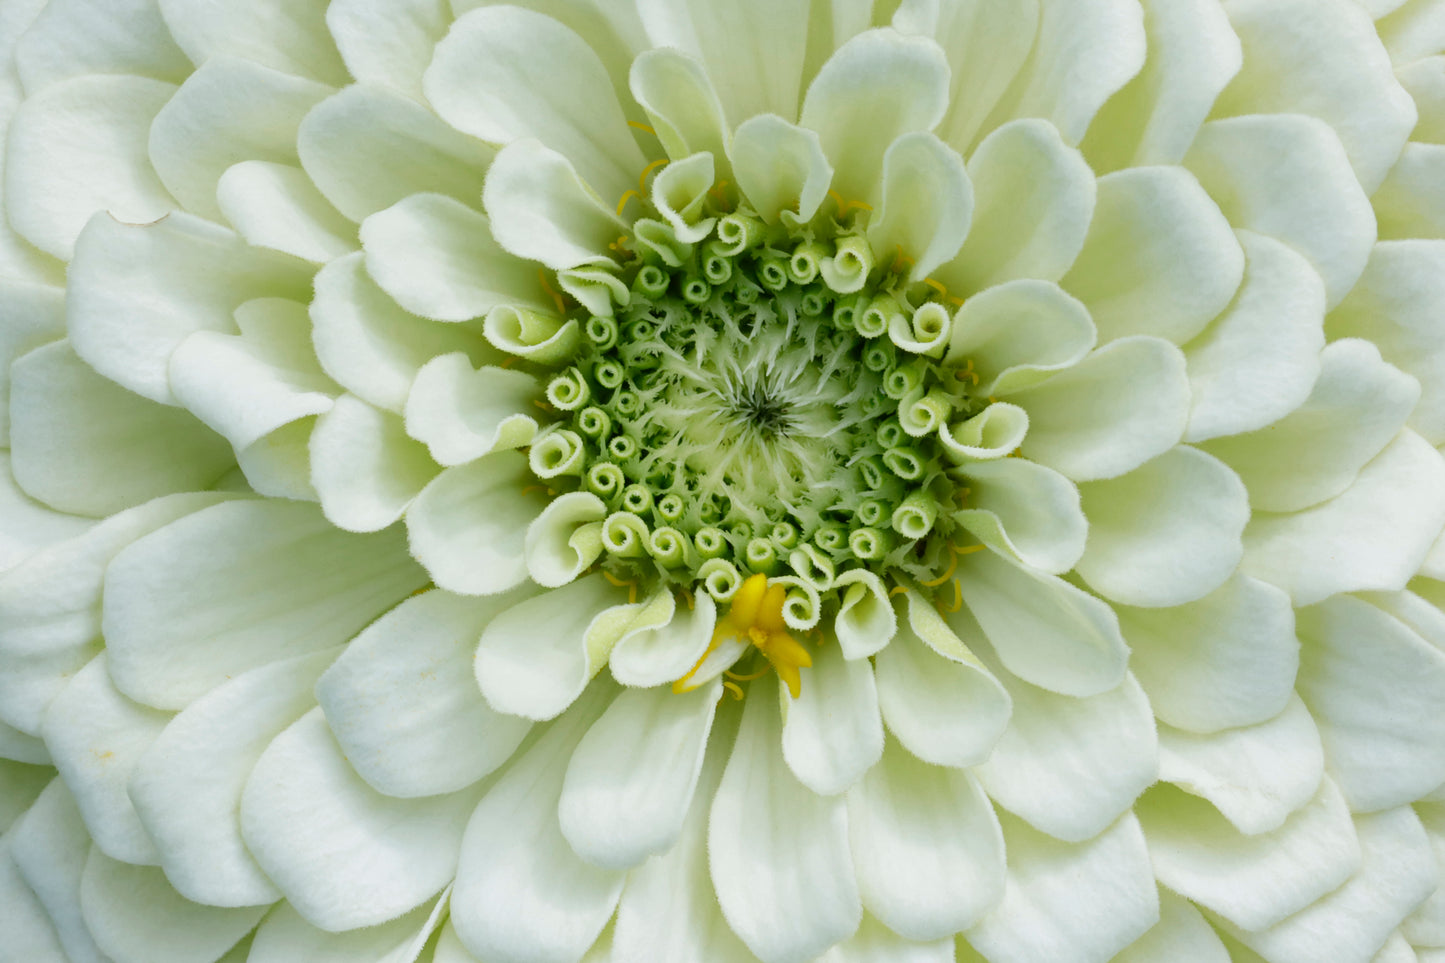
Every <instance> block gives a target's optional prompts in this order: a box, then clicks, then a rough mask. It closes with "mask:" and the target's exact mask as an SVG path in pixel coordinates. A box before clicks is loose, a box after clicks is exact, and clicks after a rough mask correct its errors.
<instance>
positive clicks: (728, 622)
mask: <svg viewBox="0 0 1445 963" xmlns="http://www.w3.org/2000/svg"><path fill="white" fill-rule="evenodd" d="M787 597H788V589H787V586H785V585H783V584H782V583H781V582H775V583H773V584H772V585H769V584H768V579H767V576H766V575H762V574H758V575H751V576H749V577H748V578H747V579H746V580H745V581H744V582H743V584H742V585H740V586H738V590H737V592H736V593H734V594H733V601H732V605H731V606H730V607H729V608H728V613H727V615H725V616H723V618H721V619H720V620H719V621H718V624H717V628H716V629H715V630H714V631H713V634H712V641H711V642H710V643H708V647H707V651H705V652H704V653H703V655H702V658H700V659H698V660H697V664H695V665H694V666H693V667H692V668H691V669H690V670H689V671H688V673H687V675H685V676H683V677H682V678H681V679H678V680H677V681H676V682H674V683H673V684H672V691H673V692H687V691H689V690H690V689H692V688H694V687H693V686H691V685H690V684H689V680H690V679H691V678H692V676H693V675H694V674H695V673H696V672H697V670H698V669H700V668H701V667H702V664H703V662H705V661H707V657H708V656H710V655H711V654H712V653H713V652H715V651H716V650H717V648H718V646H720V645H722V644H723V642H725V641H727V640H728V639H739V638H740V639H745V640H747V641H748V642H749V643H751V644H752V645H753V647H754V648H756V649H757V650H758V651H759V652H761V653H762V654H763V657H764V658H766V659H767V660H768V662H769V663H770V664H771V665H772V667H773V669H774V670H776V671H777V673H778V677H779V678H781V679H782V680H783V682H784V683H785V684H786V685H787V687H788V691H789V692H791V693H792V695H793V698H794V699H796V698H797V697H798V694H799V693H800V692H802V684H803V680H802V674H801V673H800V672H799V671H798V670H799V669H800V668H804V667H807V666H811V665H812V664H813V657H812V656H811V655H809V654H808V650H807V649H806V648H804V647H803V646H802V645H801V644H800V643H799V642H798V640H797V639H795V638H793V637H792V635H790V634H789V633H788V631H787V623H786V622H784V620H783V603H784V602H786V601H787Z"/></svg>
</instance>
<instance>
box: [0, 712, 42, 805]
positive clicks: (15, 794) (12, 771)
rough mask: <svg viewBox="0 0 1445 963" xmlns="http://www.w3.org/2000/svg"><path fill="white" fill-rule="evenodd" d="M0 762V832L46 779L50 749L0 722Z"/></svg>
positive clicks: (40, 787)
mask: <svg viewBox="0 0 1445 963" xmlns="http://www.w3.org/2000/svg"><path fill="white" fill-rule="evenodd" d="M10 763H14V765H10ZM0 766H3V767H4V768H3V770H0V772H3V773H4V776H3V778H0V796H3V800H4V801H3V802H0V827H3V828H0V832H4V829H6V828H9V826H10V824H11V823H12V822H14V821H15V818H16V817H17V816H19V815H20V814H21V813H23V812H24V811H25V810H26V809H28V808H29V806H30V804H31V803H32V802H34V801H35V796H36V795H38V794H39V792H40V790H41V789H44V788H45V784H46V783H47V782H49V781H50V778H51V775H52V774H51V773H50V772H49V771H48V767H50V766H51V759H50V751H49V750H48V749H46V748H45V743H44V742H43V741H42V740H40V739H39V738H37V737H36V736H32V735H28V734H26V733H24V732H21V731H20V730H19V729H16V728H15V727H13V726H7V725H5V724H4V723H3V722H0ZM36 779H38V780H40V782H39V783H38V784H34V781H35V780H36ZM31 789H33V790H34V792H31ZM12 807H13V808H12Z"/></svg>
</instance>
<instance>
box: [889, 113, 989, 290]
mask: <svg viewBox="0 0 1445 963" xmlns="http://www.w3.org/2000/svg"><path fill="white" fill-rule="evenodd" d="M877 196H878V198H879V200H878V202H877V203H876V208H875V211H874V214H873V217H872V218H871V219H870V221H869V224H868V243H869V244H870V245H871V246H872V247H873V256H874V258H875V260H877V261H878V262H879V263H884V262H886V261H887V260H888V259H889V258H890V257H898V256H899V255H900V254H901V255H902V256H904V257H906V258H908V259H909V260H911V261H912V262H913V263H912V267H910V268H909V269H908V278H909V280H911V281H921V280H923V279H924V278H926V277H928V276H929V275H930V274H932V273H933V270H934V269H935V268H937V267H938V266H939V265H941V264H946V263H947V262H949V261H951V260H953V257H954V255H956V254H957V253H958V249H959V248H960V247H962V246H963V240H964V238H965V237H967V236H968V228H969V223H970V219H971V218H972V217H973V184H972V183H971V182H970V181H969V178H968V172H967V171H966V170H965V169H964V166H963V158H962V157H959V156H958V154H957V153H956V152H954V150H953V149H952V148H950V147H949V146H948V145H947V144H945V143H944V142H943V141H941V140H939V139H938V138H937V137H934V136H933V135H932V134H928V133H919V132H915V133H911V134H903V135H901V136H900V137H899V138H898V139H897V140H895V141H894V142H893V143H892V144H890V145H889V146H888V150H887V152H886V153H884V155H883V174H882V184H881V188H880V190H879V193H878V195H877Z"/></svg>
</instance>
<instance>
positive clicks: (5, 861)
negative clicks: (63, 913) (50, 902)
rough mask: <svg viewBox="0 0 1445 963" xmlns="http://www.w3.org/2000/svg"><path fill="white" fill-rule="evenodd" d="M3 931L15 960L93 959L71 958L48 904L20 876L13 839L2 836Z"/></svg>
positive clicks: (0, 915)
mask: <svg viewBox="0 0 1445 963" xmlns="http://www.w3.org/2000/svg"><path fill="white" fill-rule="evenodd" d="M0 930H3V932H4V933H5V935H6V939H8V940H9V941H10V942H9V946H8V948H7V951H8V952H9V953H10V954H11V955H12V957H13V958H14V959H15V960H69V961H74V963H88V961H89V960H90V959H93V956H92V957H84V956H79V957H77V956H74V955H72V956H67V955H66V953H65V949H64V948H63V947H62V946H61V943H60V935H59V934H58V933H57V932H56V929H55V925H54V924H53V923H52V922H51V921H50V917H49V916H48V915H47V914H46V911H45V904H43V903H41V902H40V899H39V898H38V897H37V896H36V895H35V893H34V891H33V890H31V889H30V887H29V886H28V885H26V883H25V879H24V878H23V877H22V876H21V875H20V870H19V869H18V868H17V867H16V866H15V861H14V860H13V859H12V858H11V856H10V838H9V837H7V836H0Z"/></svg>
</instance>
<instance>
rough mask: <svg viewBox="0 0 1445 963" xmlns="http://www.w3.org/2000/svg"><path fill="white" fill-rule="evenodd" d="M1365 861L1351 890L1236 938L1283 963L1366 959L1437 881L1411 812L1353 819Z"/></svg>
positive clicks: (1345, 888)
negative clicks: (1281, 920)
mask: <svg viewBox="0 0 1445 963" xmlns="http://www.w3.org/2000/svg"><path fill="white" fill-rule="evenodd" d="M1355 828H1356V829H1357V830H1358V832H1359V837H1360V850H1361V852H1362V853H1363V856H1364V860H1363V864H1362V865H1361V867H1360V871H1359V873H1357V874H1356V875H1355V876H1354V877H1353V878H1352V879H1350V880H1349V881H1348V882H1347V883H1345V885H1343V886H1341V887H1340V888H1339V889H1337V890H1335V891H1334V892H1333V893H1330V894H1329V895H1327V896H1325V897H1324V898H1323V899H1321V900H1319V901H1318V902H1316V903H1315V904H1314V905H1312V906H1309V907H1307V908H1305V909H1304V910H1301V911H1300V912H1299V913H1296V914H1295V915H1294V916H1292V917H1290V918H1289V919H1287V920H1285V921H1284V922H1282V923H1280V924H1278V925H1277V926H1274V927H1272V928H1271V929H1268V930H1266V931H1264V932H1262V933H1244V932H1238V931H1234V935H1235V936H1237V937H1239V939H1240V940H1241V941H1243V942H1244V943H1246V944H1247V945H1249V946H1252V947H1254V948H1255V949H1257V950H1258V951H1259V952H1260V953H1261V954H1263V955H1264V956H1265V957H1266V958H1268V959H1269V960H1272V961H1278V963H1314V961H1316V960H1322V959H1342V960H1363V959H1366V958H1368V957H1370V956H1371V954H1373V953H1375V952H1376V951H1377V950H1379V948H1380V946H1381V945H1382V944H1383V943H1384V942H1385V941H1386V940H1387V939H1389V937H1390V934H1391V932H1392V931H1393V930H1394V929H1395V927H1396V926H1398V925H1399V924H1400V921H1401V920H1403V919H1404V918H1405V916H1407V915H1408V914H1409V913H1410V911H1411V910H1413V909H1414V908H1415V907H1416V906H1417V905H1419V904H1420V903H1421V902H1422V901H1423V900H1424V899H1425V898H1426V897H1427V896H1429V895H1430V892H1431V891H1432V889H1433V888H1434V887H1435V886H1436V884H1437V883H1438V870H1437V869H1436V866H1435V860H1434V858H1433V857H1432V855H1431V853H1430V844H1429V841H1428V839H1427V838H1426V836H1425V833H1424V831H1423V829H1422V827H1421V826H1420V820H1419V819H1418V818H1417V817H1416V816H1415V813H1414V812H1413V811H1412V810H1411V809H1410V808H1409V807H1408V806H1405V807H1401V808H1399V809H1392V810H1390V811H1388V812H1382V813H1376V814H1374V815H1371V816H1359V817H1356V819H1355Z"/></svg>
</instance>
